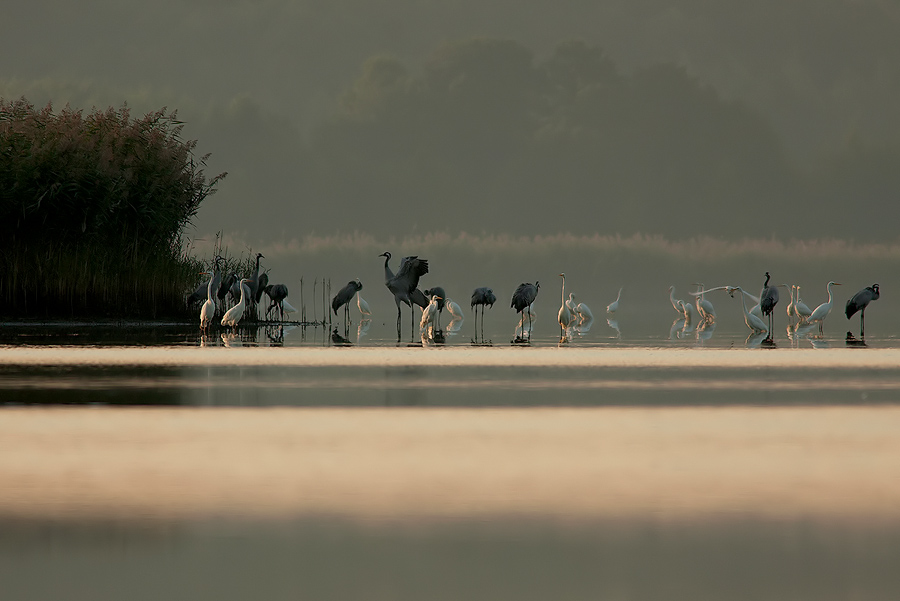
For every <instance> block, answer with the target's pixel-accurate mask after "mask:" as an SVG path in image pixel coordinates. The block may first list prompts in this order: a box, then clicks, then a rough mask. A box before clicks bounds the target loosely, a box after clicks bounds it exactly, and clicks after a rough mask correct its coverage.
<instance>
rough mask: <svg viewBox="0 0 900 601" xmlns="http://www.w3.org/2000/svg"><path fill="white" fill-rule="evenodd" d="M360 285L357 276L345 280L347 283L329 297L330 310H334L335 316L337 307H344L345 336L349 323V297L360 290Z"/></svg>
mask: <svg viewBox="0 0 900 601" xmlns="http://www.w3.org/2000/svg"><path fill="white" fill-rule="evenodd" d="M362 287H363V286H362V282H360V281H359V278H357V279H355V280H350V281H349V282H347V285H346V286H344V287H343V288H341V289H340V290H338V293H337V294H335V295H334V298H332V299H331V310H332V311H334V314H335V316H337V312H338V309H340V308H341V307H344V335H345V336H346V335H347V328H348V327H349V323H350V299H352V298H353V295H355V294H356V293H357V292H359V291H360V290H362Z"/></svg>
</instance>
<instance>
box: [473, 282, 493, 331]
mask: <svg viewBox="0 0 900 601" xmlns="http://www.w3.org/2000/svg"><path fill="white" fill-rule="evenodd" d="M496 302H497V296H496V295H495V294H494V291H493V290H491V289H490V288H487V287H485V286H482V287H481V288H476V289H475V291H474V292H472V303H471V304H470V305H469V308H470V309H472V311H473V312H474V313H475V338H478V306H479V305H480V306H481V339H482V340H484V306H485V305H490V306H491V309H493V308H494V303H496Z"/></svg>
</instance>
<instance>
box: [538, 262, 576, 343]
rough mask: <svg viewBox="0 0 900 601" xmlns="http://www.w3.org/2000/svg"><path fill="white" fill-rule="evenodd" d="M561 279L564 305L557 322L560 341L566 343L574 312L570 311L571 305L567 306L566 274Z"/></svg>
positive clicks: (558, 314)
mask: <svg viewBox="0 0 900 601" xmlns="http://www.w3.org/2000/svg"><path fill="white" fill-rule="evenodd" d="M559 277H561V278H562V304H561V305H560V307H559V313H557V315H556V320H557V321H558V322H559V331H560V334H559V340H560V342H564V341H565V340H566V328H568V327H569V324H570V323H572V312H571V311H570V310H569V305H568V304H566V274H564V273H561V274H559ZM529 304H530V303H529Z"/></svg>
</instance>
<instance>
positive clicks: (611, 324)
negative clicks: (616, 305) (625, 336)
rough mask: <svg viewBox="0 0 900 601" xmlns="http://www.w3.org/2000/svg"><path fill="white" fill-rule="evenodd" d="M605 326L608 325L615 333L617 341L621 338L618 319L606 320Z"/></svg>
mask: <svg viewBox="0 0 900 601" xmlns="http://www.w3.org/2000/svg"><path fill="white" fill-rule="evenodd" d="M606 325H608V326H609V327H611V328H612V329H613V330H615V331H616V338H617V339H618V338H621V337H622V330H620V329H619V320H618V319H609V318H607V320H606Z"/></svg>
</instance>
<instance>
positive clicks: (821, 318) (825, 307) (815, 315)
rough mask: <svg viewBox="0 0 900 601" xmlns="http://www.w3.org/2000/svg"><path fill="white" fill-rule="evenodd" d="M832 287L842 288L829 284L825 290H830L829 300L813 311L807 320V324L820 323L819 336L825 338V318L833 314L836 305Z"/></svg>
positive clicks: (837, 284) (836, 284)
mask: <svg viewBox="0 0 900 601" xmlns="http://www.w3.org/2000/svg"><path fill="white" fill-rule="evenodd" d="M832 286H840V284H839V283H837V282H828V284H827V285H826V286H825V288H826V289H827V290H828V300H827V301H825V302H824V303H822V304H821V305H819V306H818V307H816V308H815V309H813V311H812V313H810V314H809V317H808V318H807V319H806V322H807V323H816V322H818V323H819V335H820V336H824V335H825V332H824V327H825V318H826V317H828V314H829V313H831V307H832V305H833V303H834V296H833V295H832V293H831V287H832Z"/></svg>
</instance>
